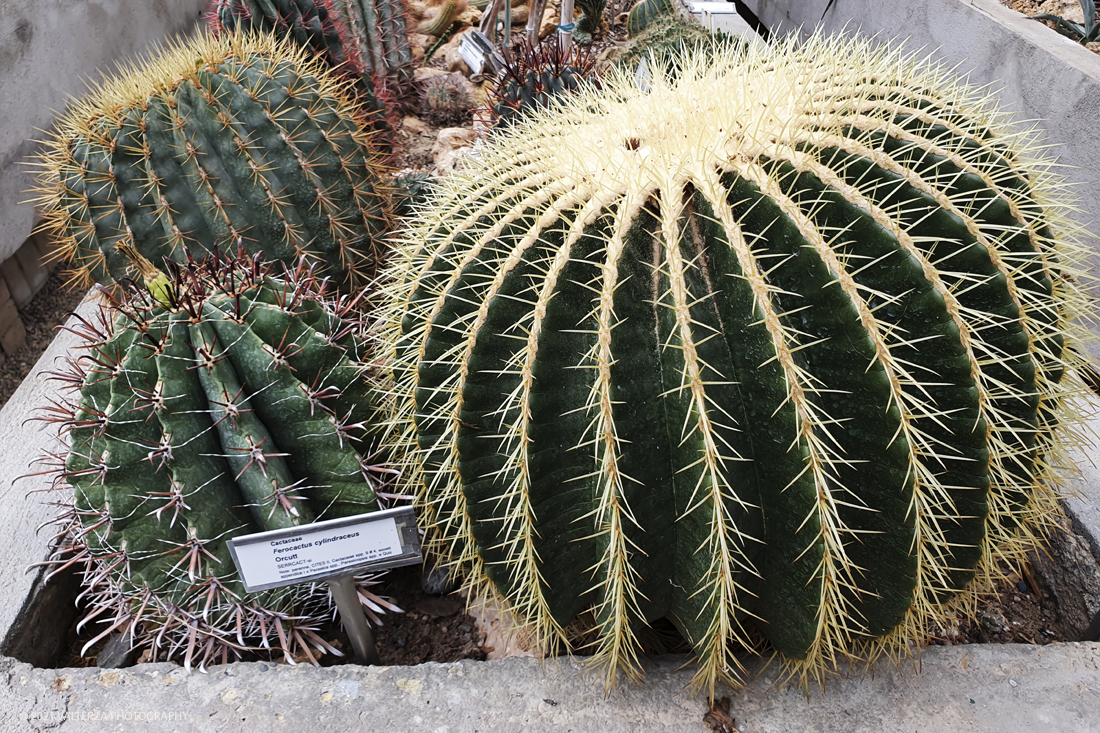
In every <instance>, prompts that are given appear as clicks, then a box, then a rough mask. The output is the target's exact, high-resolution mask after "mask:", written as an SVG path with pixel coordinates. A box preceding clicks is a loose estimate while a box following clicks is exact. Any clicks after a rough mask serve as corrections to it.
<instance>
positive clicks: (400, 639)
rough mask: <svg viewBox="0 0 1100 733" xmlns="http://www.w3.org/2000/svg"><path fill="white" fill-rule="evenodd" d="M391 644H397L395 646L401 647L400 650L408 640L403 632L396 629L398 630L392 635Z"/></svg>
mask: <svg viewBox="0 0 1100 733" xmlns="http://www.w3.org/2000/svg"><path fill="white" fill-rule="evenodd" d="M393 643H394V644H397V646H399V647H402V648H404V647H405V645H406V644H407V643H409V640H408V639H406V638H405V632H404V631H403V630H401V629H398V630H397V631H396V632H395V633H394V635H393Z"/></svg>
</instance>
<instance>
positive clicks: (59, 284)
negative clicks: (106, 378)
mask: <svg viewBox="0 0 1100 733" xmlns="http://www.w3.org/2000/svg"><path fill="white" fill-rule="evenodd" d="M63 284H64V279H63V278H62V277H61V275H60V274H58V273H57V272H55V273H53V274H52V275H50V279H49V280H48V281H47V282H46V284H45V285H44V286H43V287H42V289H41V290H39V291H38V295H36V296H34V298H33V299H32V300H31V302H30V303H28V304H27V305H26V306H24V307H23V308H21V309H20V310H19V316H20V317H21V318H22V319H23V326H24V327H26V329H27V344H26V346H24V347H23V348H22V349H20V350H19V351H17V352H15V354H13V355H12V356H9V357H8V359H7V361H5V362H4V363H3V364H2V365H0V407H3V406H4V405H5V404H6V403H7V401H8V398H10V397H11V396H12V394H14V392H15V390H16V389H17V388H18V387H19V384H20V383H21V382H22V381H23V380H24V379H25V378H26V376H27V375H28V374H30V372H31V368H32V367H33V366H34V364H35V362H37V361H38V357H40V356H41V355H42V352H43V351H45V350H46V347H47V346H49V345H50V342H51V341H53V337H54V330H55V329H56V328H57V327H58V326H60V325H61V324H63V323H64V322H65V319H66V318H67V317H68V315H69V314H70V313H72V312H73V311H74V310H76V307H77V306H78V305H79V304H80V301H81V300H83V298H84V293H83V292H78V291H69V290H66V289H65V288H64V287H63Z"/></svg>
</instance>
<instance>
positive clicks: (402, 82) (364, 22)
mask: <svg viewBox="0 0 1100 733" xmlns="http://www.w3.org/2000/svg"><path fill="white" fill-rule="evenodd" d="M327 1H328V2H329V7H330V9H331V11H332V12H333V14H334V15H335V16H336V17H338V18H339V19H341V21H342V22H343V23H344V24H346V25H347V27H348V30H349V34H348V35H349V37H350V38H351V40H352V42H353V44H354V46H355V48H356V49H357V51H358V53H359V56H360V58H362V60H363V65H364V67H366V68H367V69H370V70H371V71H372V72H373V75H374V80H375V86H376V88H377V89H378V91H379V93H381V94H383V95H384V96H386V97H392V98H396V99H398V100H400V99H402V98H404V97H405V96H407V95H409V94H411V93H412V89H413V78H412V74H413V70H414V69H413V56H412V47H411V46H410V45H409V33H410V25H411V23H412V21H411V20H410V19H409V13H408V9H407V8H406V6H405V3H404V1H403V0H327Z"/></svg>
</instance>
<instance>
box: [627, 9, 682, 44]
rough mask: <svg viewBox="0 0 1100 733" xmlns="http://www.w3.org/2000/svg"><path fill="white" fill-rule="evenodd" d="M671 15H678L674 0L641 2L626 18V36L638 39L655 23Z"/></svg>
mask: <svg viewBox="0 0 1100 733" xmlns="http://www.w3.org/2000/svg"><path fill="white" fill-rule="evenodd" d="M670 15H677V12H676V6H674V5H673V4H672V0H641V2H639V3H638V4H636V5H635V6H634V7H632V8H631V9H630V12H629V13H628V14H627V16H626V34H627V36H628V37H629V38H637V37H638V36H639V35H641V34H642V33H644V32H645V30H646V29H647V28H649V26H650V25H652V24H653V23H654V22H656V21H658V20H660V19H661V18H665V17H667V16H670Z"/></svg>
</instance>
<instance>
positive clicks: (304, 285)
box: [50, 259, 392, 664]
mask: <svg viewBox="0 0 1100 733" xmlns="http://www.w3.org/2000/svg"><path fill="white" fill-rule="evenodd" d="M172 270H173V271H172V272H171V273H169V274H168V275H167V276H165V277H163V279H160V280H159V281H158V285H159V287H157V288H156V289H155V291H154V292H155V293H156V296H155V298H156V299H154V297H151V296H150V295H149V292H150V291H148V290H146V289H144V288H141V289H135V290H134V291H132V292H128V293H126V294H125V295H123V296H122V297H121V298H120V299H118V300H115V301H114V302H113V303H112V305H113V306H114V307H115V308H116V309H117V312H118V315H117V316H115V317H114V318H113V322H112V317H111V316H110V311H107V310H106V309H105V310H104V311H102V315H101V319H102V323H100V324H97V325H96V324H91V323H88V324H85V326H86V328H85V329H83V330H84V331H85V332H84V333H83V334H82V335H84V336H85V337H86V339H87V344H86V349H87V350H86V352H85V355H84V356H82V357H81V358H80V359H78V360H75V361H73V362H72V370H71V371H70V372H68V373H65V374H59V375H58V376H59V378H62V379H64V380H65V381H67V382H68V383H69V384H70V385H71V386H72V387H73V388H74V389H75V390H76V391H77V393H76V396H75V398H74V399H73V400H72V401H71V402H69V403H68V404H59V405H58V406H57V411H56V412H57V415H59V417H58V418H57V419H58V421H60V422H62V423H63V425H64V426H65V429H66V431H67V433H68V436H67V438H68V444H69V451H68V453H67V455H61V456H58V458H59V459H60V463H59V465H58V466H57V471H58V476H59V481H58V488H61V489H65V488H67V487H68V486H71V487H72V489H73V492H74V493H73V501H72V505H71V506H70V507H69V510H68V511H67V513H66V514H65V515H64V516H62V517H61V519H60V522H61V523H62V524H63V525H64V527H65V530H66V535H67V539H65V540H63V541H62V542H61V543H60V545H59V546H58V549H57V551H56V554H55V556H54V558H53V559H52V561H51V563H50V564H52V565H58V566H64V565H66V564H72V563H73V562H77V561H82V562H83V563H84V564H85V567H86V570H85V573H84V583H85V585H86V586H87V587H88V590H87V591H86V592H87V593H88V594H89V598H90V602H91V605H92V607H93V609H94V610H93V612H92V614H91V615H92V617H95V618H97V621H98V622H100V623H105V625H106V627H107V630H106V631H104V632H103V634H101V635H105V634H107V633H110V632H111V631H114V630H116V629H118V630H122V631H124V632H127V633H133V634H134V637H135V643H137V644H138V645H145V646H149V647H151V648H152V652H153V657H154V658H157V657H158V656H159V657H173V656H178V657H181V658H183V660H184V661H185V662H186V663H188V664H190V663H191V662H192V661H194V660H198V661H200V662H203V663H205V662H208V661H211V660H216V659H224V658H227V657H228V656H229V655H230V654H233V655H238V654H239V653H240V652H241V651H242V650H243V649H246V648H249V647H260V646H263V647H267V648H271V649H274V650H282V651H283V652H284V653H285V654H286V655H287V656H288V658H289V657H290V656H291V655H292V654H295V653H298V652H300V651H303V650H305V651H306V653H307V654H308V653H309V651H308V649H309V647H310V646H315V647H316V648H319V649H327V650H331V647H329V646H328V645H327V644H326V643H324V642H323V641H321V640H320V637H317V636H315V635H314V634H313V628H315V625H316V624H317V623H320V622H322V621H324V620H325V618H326V616H327V615H328V614H329V613H330V611H329V606H328V600H327V599H328V594H327V591H325V590H324V589H323V587H319V588H316V589H313V588H311V587H309V586H296V587H289V588H281V589H276V590H270V591H263V592H257V593H247V592H246V591H245V590H244V586H243V584H242V583H241V581H240V579H239V578H238V577H237V573H236V570H235V569H234V566H233V562H232V559H231V557H230V553H229V550H228V548H227V546H226V541H227V540H229V539H231V538H233V537H237V536H240V535H246V534H252V533H255V532H260V531H264V530H271V529H279V528H288V527H295V526H300V525H303V524H307V523H310V522H313V521H314V520H321V519H336V518H339V517H347V516H353V515H357V514H362V513H365V512H370V511H375V510H377V509H378V508H379V505H378V497H377V495H376V493H375V488H376V487H377V486H378V485H379V484H380V483H381V481H382V480H383V479H386V478H387V477H388V476H390V475H392V474H391V473H389V472H388V471H389V469H386V468H385V466H380V465H374V464H372V462H371V460H372V459H371V457H370V452H369V451H368V450H367V448H368V447H369V445H370V442H369V439H368V437H367V427H366V426H367V424H368V423H369V421H370V419H371V404H370V393H369V390H368V388H367V386H366V384H365V382H364V379H363V375H364V360H365V358H366V350H365V346H364V344H363V343H362V342H361V341H360V339H359V333H358V331H359V327H358V323H357V322H356V321H354V320H353V319H348V317H347V316H348V309H347V307H346V305H347V304H345V305H344V306H341V307H338V308H334V307H333V306H331V305H329V304H327V302H326V301H325V300H323V299H322V297H321V291H320V290H319V287H318V286H319V284H318V283H317V282H316V281H315V280H314V278H313V276H312V273H310V272H309V271H307V270H305V269H303V268H299V269H298V270H297V271H295V272H291V273H288V274H287V275H286V276H285V277H284V278H283V279H276V278H271V277H268V276H267V275H266V274H265V273H264V271H263V270H262V269H261V268H259V267H258V266H257V265H255V263H254V261H251V260H248V259H243V260H242V259H237V260H214V259H207V260H205V261H204V262H203V263H201V264H196V263H193V262H192V263H189V264H188V265H186V266H184V267H182V268H172ZM147 280H148V278H147ZM161 301H166V302H161ZM93 326H94V327H93ZM376 610H377V609H376ZM93 628H95V627H93Z"/></svg>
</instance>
